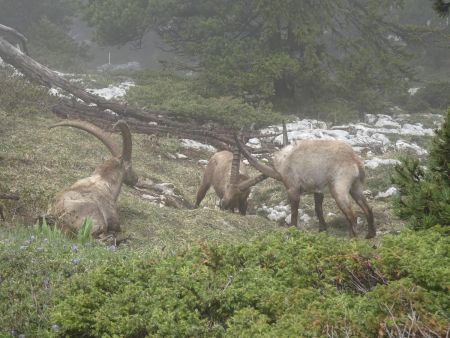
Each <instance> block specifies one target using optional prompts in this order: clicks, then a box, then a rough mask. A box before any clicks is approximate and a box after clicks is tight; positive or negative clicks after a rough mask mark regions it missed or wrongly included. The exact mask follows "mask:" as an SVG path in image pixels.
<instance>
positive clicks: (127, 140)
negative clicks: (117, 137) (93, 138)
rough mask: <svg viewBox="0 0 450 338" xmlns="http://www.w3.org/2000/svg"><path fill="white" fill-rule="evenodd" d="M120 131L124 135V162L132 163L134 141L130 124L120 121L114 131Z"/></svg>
mask: <svg viewBox="0 0 450 338" xmlns="http://www.w3.org/2000/svg"><path fill="white" fill-rule="evenodd" d="M117 128H119V129H120V133H121V134H122V158H123V160H124V161H127V162H130V161H131V152H132V150H133V141H132V140H131V132H130V128H129V127H128V124H127V123H126V122H125V121H124V120H119V121H117V122H116V124H114V127H113V129H117Z"/></svg>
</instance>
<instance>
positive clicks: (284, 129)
mask: <svg viewBox="0 0 450 338" xmlns="http://www.w3.org/2000/svg"><path fill="white" fill-rule="evenodd" d="M288 144H289V139H288V134H287V128H286V122H285V121H284V120H283V147H286V146H287V145H288Z"/></svg>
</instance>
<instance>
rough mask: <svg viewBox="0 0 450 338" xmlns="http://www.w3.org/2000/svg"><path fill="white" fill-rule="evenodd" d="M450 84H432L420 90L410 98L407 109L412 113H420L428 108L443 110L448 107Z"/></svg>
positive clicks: (449, 103)
mask: <svg viewBox="0 0 450 338" xmlns="http://www.w3.org/2000/svg"><path fill="white" fill-rule="evenodd" d="M449 93H450V82H448V81H442V82H434V83H430V84H427V85H426V86H425V87H423V88H420V89H419V90H418V91H417V93H416V94H415V95H414V96H412V97H411V98H410V102H409V103H408V107H410V108H411V109H413V110H412V111H415V112H416V111H420V110H422V109H426V108H428V107H431V108H434V109H445V108H446V107H448V106H449V105H450V94H449Z"/></svg>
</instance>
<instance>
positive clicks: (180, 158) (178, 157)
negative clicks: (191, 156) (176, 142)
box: [175, 153, 188, 160]
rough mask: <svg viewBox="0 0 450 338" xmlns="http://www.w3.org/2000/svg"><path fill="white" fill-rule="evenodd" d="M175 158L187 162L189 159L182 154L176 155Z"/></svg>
mask: <svg viewBox="0 0 450 338" xmlns="http://www.w3.org/2000/svg"><path fill="white" fill-rule="evenodd" d="M175 156H176V157H177V159H179V160H186V159H187V158H188V157H187V156H186V155H184V154H180V153H177V154H175Z"/></svg>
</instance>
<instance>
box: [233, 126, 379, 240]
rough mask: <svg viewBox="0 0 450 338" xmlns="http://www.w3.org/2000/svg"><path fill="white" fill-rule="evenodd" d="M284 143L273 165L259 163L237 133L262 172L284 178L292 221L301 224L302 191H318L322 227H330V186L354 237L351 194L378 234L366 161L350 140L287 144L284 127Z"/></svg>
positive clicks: (317, 207) (370, 228)
mask: <svg viewBox="0 0 450 338" xmlns="http://www.w3.org/2000/svg"><path fill="white" fill-rule="evenodd" d="M283 129H284V131H283V143H284V145H285V146H284V147H283V148H282V149H281V150H280V151H278V152H276V153H275V154H274V158H273V166H274V167H273V168H272V167H269V166H267V165H263V164H261V163H259V162H258V161H257V160H256V159H255V158H254V157H253V156H252V155H251V154H250V153H249V152H248V151H247V150H246V149H245V147H244V146H243V145H242V143H241V142H240V141H239V139H238V137H237V136H235V140H236V143H237V145H238V147H239V149H240V150H241V151H242V152H243V154H244V155H245V157H246V158H247V159H248V161H249V162H250V164H251V165H252V166H254V167H255V168H256V169H258V170H259V171H260V172H261V173H262V174H264V175H266V176H268V177H272V178H274V179H276V180H279V181H281V182H283V184H284V186H285V187H286V189H287V193H288V199H289V202H290V205H291V213H292V214H291V225H293V226H297V222H298V207H299V202H300V194H301V193H311V192H313V193H314V202H315V211H316V214H317V217H318V218H319V224H320V226H319V230H320V231H325V230H326V227H327V226H326V223H325V219H324V217H323V210H322V203H323V191H324V190H325V188H327V187H328V188H329V189H330V192H331V195H332V196H333V197H334V199H335V201H336V203H337V205H338V207H339V209H341V211H342V212H343V213H344V215H345V217H346V218H347V220H348V222H349V232H350V237H355V236H356V234H355V231H354V226H355V225H356V217H355V215H354V213H353V211H352V208H351V200H350V196H351V197H353V199H354V200H355V201H356V203H357V204H358V205H359V206H360V208H361V209H362V210H363V212H364V214H365V215H366V218H367V223H368V233H367V236H366V238H372V237H375V235H376V231H375V226H374V220H373V213H372V209H371V208H370V207H369V205H368V204H367V201H366V198H365V197H364V195H363V182H364V177H365V173H364V168H363V164H362V162H361V160H360V158H359V157H358V155H356V153H355V152H354V151H353V149H352V147H351V146H349V145H348V144H346V143H344V142H341V141H337V140H302V141H296V142H295V143H293V144H290V145H287V143H288V141H287V132H286V129H285V128H283Z"/></svg>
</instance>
